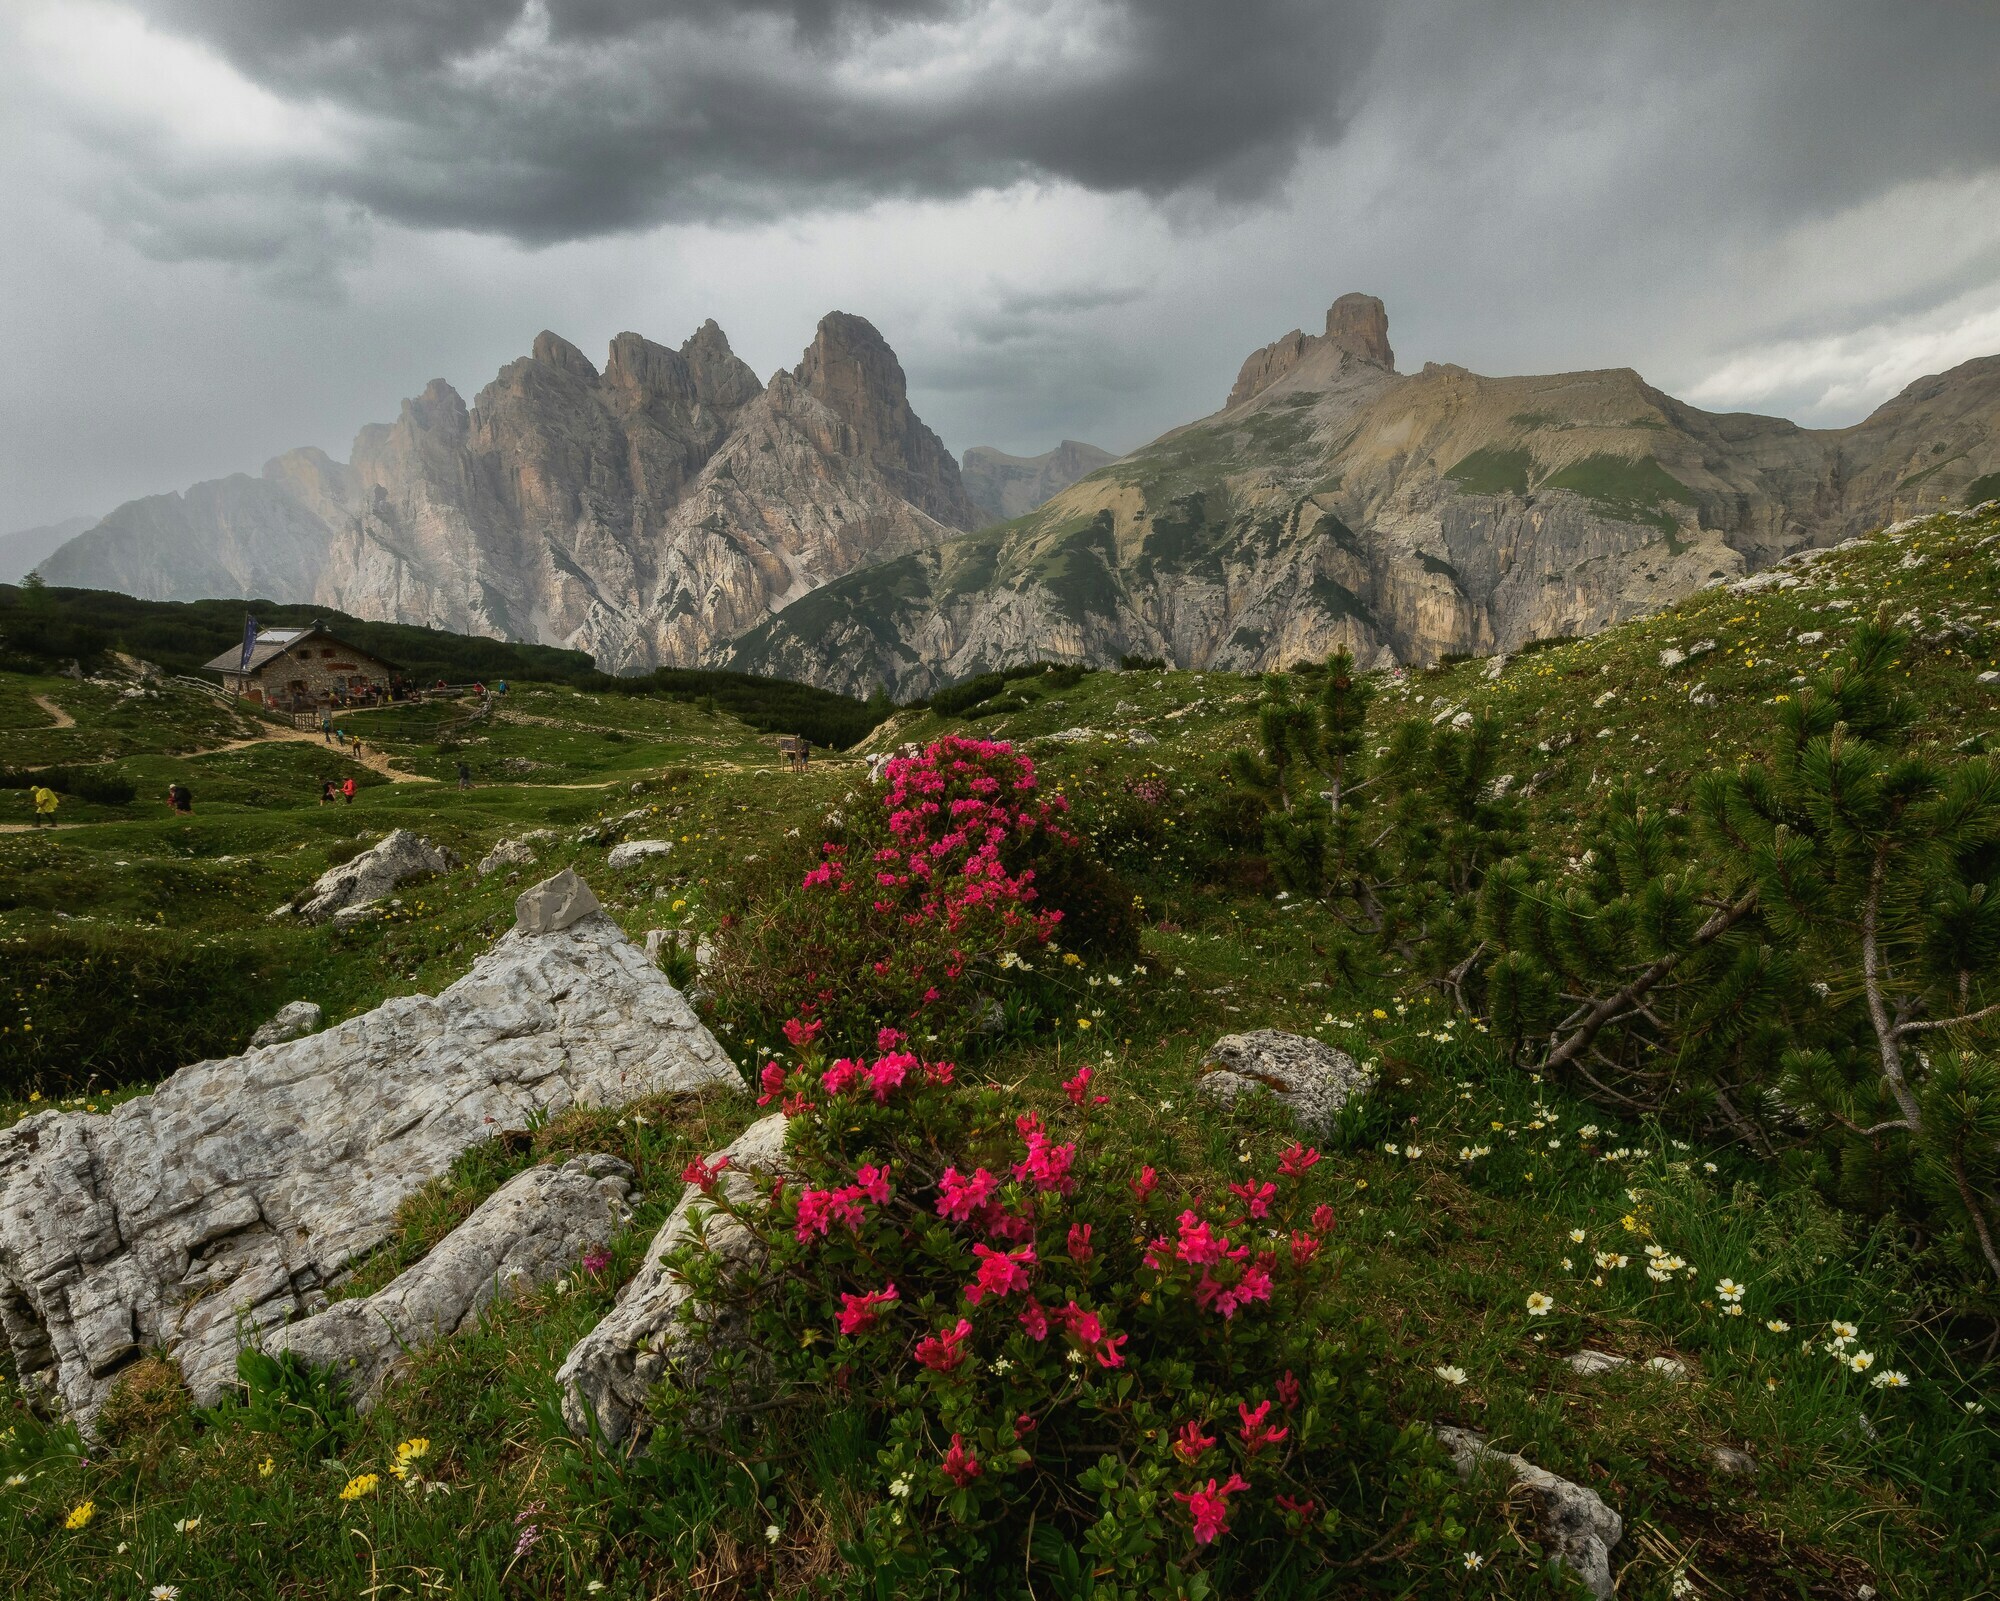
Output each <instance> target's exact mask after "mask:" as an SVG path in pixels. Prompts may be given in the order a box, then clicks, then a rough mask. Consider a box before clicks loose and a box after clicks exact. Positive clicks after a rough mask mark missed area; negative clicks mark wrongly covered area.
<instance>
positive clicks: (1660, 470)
mask: <svg viewBox="0 0 2000 1601" xmlns="http://www.w3.org/2000/svg"><path fill="white" fill-rule="evenodd" d="M1967 494H1974V495H1975V496H1980V497H1983V496H1987V495H2000V357H1984V358H1981V359H1978V360H1975V361H1970V362H1966V363H1963V364H1962V365H1960V366H1958V367H1955V368H1953V369H1952V370H1951V371H1950V372H1947V373H1943V374H1939V375H1936V376H1933V377H1928V378H1923V379H1919V380H1918V381H1917V382H1915V383H1913V384H1911V385H1910V386H1909V387H1908V388H1907V389H1905V390H1904V391H1903V393H1902V394H1900V395H1898V396H1896V397H1895V398H1894V399H1892V400H1890V401H1889V402H1887V403H1886V404H1884V405H1883V406H1881V407H1880V408H1878V409H1877V410H1876V411H1875V412H1874V414H1873V415H1871V416H1870V417H1868V418H1867V419H1866V420H1865V421H1863V422H1861V423H1858V424H1856V425H1854V426H1853V427H1851V428H1842V429H1807V428H1801V427H1799V426H1798V425H1796V424H1794V423H1791V422H1788V421H1785V420H1783V419H1781V418H1774V417H1760V416H1755V415H1751V414H1747V413H1734V414H1716V413H1711V412H1704V411H1700V410H1698V409H1697V408H1695V407H1692V406H1688V405H1685V404H1683V403H1682V402H1680V401H1678V400H1675V399H1674V398H1673V397H1672V396H1670V395H1667V394H1664V393H1662V392H1661V391H1660V390H1657V389H1655V388H1653V387H1652V386H1651V385H1649V384H1647V383H1646V382H1645V381H1644V380H1643V379H1642V378H1641V377H1640V376H1639V375H1638V374H1637V373H1635V372H1633V371H1631V370H1630V369H1626V368H1619V369H1610V370H1605V371H1599V372H1582V373H1562V374H1555V375H1551V376H1544V377H1524V378H1489V377H1483V376H1481V375H1478V374H1475V373H1472V372H1468V371H1467V370H1466V369H1464V368H1462V367H1457V366H1446V365H1439V364H1435V363H1432V364H1429V365H1426V366H1425V367H1424V369H1423V371H1422V372H1420V373H1416V374H1411V375H1405V374H1401V373H1398V372H1397V371H1396V370H1395V357H1394V352H1393V350H1392V349H1391V347H1390V344H1389V338H1388V316H1387V313H1386V310H1385V309H1384V307H1383V305H1382V303H1381V301H1379V300H1377V299H1375V298H1374V297H1373V296H1368V295H1346V296H1343V297H1341V299H1340V300H1338V301H1336V302H1335V303H1334V305H1333V307H1332V308H1331V309H1330V310H1329V312H1328V314H1327V322H1326V329H1325V332H1324V333H1322V334H1318V335H1307V334H1304V333H1302V332H1300V331H1298V330H1293V331H1292V332H1291V333H1289V334H1287V335H1285V336H1284V337H1283V338H1281V339H1278V340H1276V341H1274V342H1273V343H1272V344H1270V345H1267V346H1265V347H1264V348H1263V349H1261V350H1258V351H1256V352H1254V353H1253V354H1252V355H1251V356H1250V357H1249V358H1248V359H1247V360H1246V361H1245V362H1244V364H1243V367H1242V370H1241V372H1240V373H1239V374H1238V377H1237V380H1236V383H1235V386H1234V387H1233V388H1232V390H1231V392H1230V395H1229V398H1228V401H1227V402H1226V403H1225V405H1224V407H1223V409H1222V410H1221V411H1219V412H1217V413H1215V414H1214V415H1212V416H1210V417H1206V418H1203V419H1202V420H1201V421H1199V422H1195V423H1191V424H1188V425H1187V426H1185V427H1182V428H1178V429H1175V430H1173V431H1172V432H1170V433H1167V434H1165V435H1163V436H1161V437H1160V438H1159V439H1157V440H1155V441H1153V442H1152V443H1151V444H1150V445H1146V446H1144V447H1142V448H1141V449H1139V450H1137V451H1135V452H1133V453H1132V454H1131V455H1130V456H1127V457H1124V458H1122V459H1121V460H1119V461H1117V462H1114V463H1111V464H1109V465H1107V466H1105V467H1102V468H1100V469H1098V470H1097V471H1095V472H1093V473H1090V474H1089V475H1088V476H1086V477H1084V478H1083V479H1081V480H1080V481H1078V482H1077V483H1075V484H1074V485H1072V486H1071V487H1070V488H1068V489H1066V490H1064V491H1063V492H1061V493H1060V494H1057V495H1056V496H1054V497H1053V498H1052V499H1051V500H1049V501H1048V502H1047V503H1046V504H1045V505H1043V506H1041V507H1039V508H1038V509H1036V510H1034V511H1032V512H1030V513H1029V514H1027V515H1025V516H1022V517H1018V518H1016V519H1014V520H1013V521H1010V522H1007V523H1005V524H1002V525H999V526H997V527H993V528H988V529H984V530H982V531H980V532H978V533H975V534H971V535H967V536H962V537H960V538H957V539H954V540H952V541H950V542H949V543H946V544H940V545H936V546H930V547H926V548H924V549H922V550H918V551H912V552H910V553H909V554H907V555H904V556H901V557H898V558H894V559H892V560H890V561H888V562H885V563H882V564H878V565H876V566H872V567H870V568H868V569H866V570H863V571H859V572H855V573H852V574H849V575H847V576H846V577H844V578H842V579H840V580H838V581H836V582H835V583H832V584H830V585H828V586H826V587H825V588H823V589H820V590H817V591H815V592H814V593H812V594H810V595H807V596H805V597H803V598H802V599H801V600H799V601H796V602H794V603H793V604H792V605H791V606H789V607H788V608H787V609H786V610H784V611H782V612H780V613H779V614H778V615H776V616H775V617H772V618H771V619H769V620H768V621H766V622H764V623H761V624H760V625H758V626H757V627H756V628H754V629H752V630H751V631H750V632H749V633H747V634H745V635H744V636H742V637H741V638H739V639H738V640H736V641H735V642H734V643H733V644H732V645H730V646H729V647H727V648H726V649H725V650H723V651H721V652H719V653H718V655H717V659H718V660H720V661H723V662H726V663H728V664H729V665H732V666H736V667H739V668H742V669H744V670H748V671H755V672H764V673H772V674H778V675H782V676H788V677H798V678H804V679H808V680H810V681H812V682H814V683H819V684H823V685H826V686H828V687H831V688H841V689H845V690H848V691H850V692H859V693H866V692H867V690H868V689H869V688H871V687H872V686H873V685H874V684H876V683H878V682H879V683H882V684H886V685H888V686H889V687H890V688H891V689H892V690H893V691H895V692H896V693H897V694H899V695H906V696H907V695H911V694H919V693H924V692H927V691H928V690H930V689H932V688H933V687H936V686H938V685H940V684H944V683H950V682H954V681H956V680H959V679H962V678H965V677H968V676H970V675H971V674H973V673H976V672H981V671H985V670H989V669H992V668H996V667H1004V666H1009V665H1014V664H1017V663H1020V662H1023V661H1031V660H1036V659H1047V660H1058V661H1075V662H1083V663H1089V664H1093V665H1103V664H1105V663H1108V662H1112V661H1116V660H1117V659H1118V657H1119V656H1121V655H1123V654H1127V653H1135V654H1141V655H1148V656H1160V657H1164V658H1165V659H1167V660H1168V661H1169V662H1171V663H1173V664H1175V665H1177V666H1181V667H1195V668H1211V667H1212V668H1230V669H1239V670H1245V669H1258V668H1269V667H1278V666H1283V665H1287V664H1290V663H1294V662H1297V661H1300V660H1304V659H1307V658H1315V657H1323V656H1324V655H1325V654H1326V653H1327V651H1329V650H1330V649H1332V648H1334V647H1335V646H1346V647H1347V648H1349V649H1351V650H1353V651H1355V652H1356V654H1357V655H1358V656H1359V657H1360V658H1361V659H1362V660H1363V661H1364V662H1369V663H1376V662H1389V661H1398V662H1428V661H1435V660H1436V659H1437V658H1439V657H1440V656H1442V655H1445V654H1449V653H1453V652H1474V653H1482V654H1483V653H1490V652H1495V651H1510V650H1513V649H1515V648H1517V647H1519V646H1520V645H1522V644H1524V643H1526V642H1527V641H1529V640H1531V639H1537V638H1543V637H1548V636H1552V635H1565V634H1587V633H1592V632H1595V631H1596V630H1597V629H1599V628H1602V627H1605V626H1607V625H1608V624H1611V623H1614V622H1618V621H1622V620H1624V619H1626V618H1629V617H1632V616H1635V615H1638V614H1641V613H1643V612H1646V611H1650V610H1652V609H1654V608H1656V607H1658V606H1660V605H1662V604H1665V603H1666V602H1669V601H1672V600H1675V599H1678V598H1680V597H1681V596H1684V595H1686V594H1688V593H1690V592H1692V591H1693V590H1695V589H1697V588H1699V587H1701V586H1702V585H1704V584H1706V583H1710V582H1714V581H1717V580H1721V579H1729V578H1735V577H1738V576H1740V575H1741V574H1743V573H1744V572H1745V571H1748V570H1754V569H1756V568H1760V567H1763V566H1766V565H1768V564H1769V563H1771V562H1772V561H1775V560H1776V559H1778V558H1779V557H1781V556H1783V555H1786V554H1788V553H1789V552H1791V551H1793V550H1797V549H1800V548H1802V547H1804V546H1808V545H1825V544H1831V543H1835V542H1837V541H1838V540H1840V539H1842V538H1845V537H1848V536H1849V535H1851V534H1854V533H1857V532H1859V531H1861V530H1863V529H1866V528H1869V527H1873V526H1877V525H1880V524H1882V523H1885V522H1891V521H1894V520H1896V519H1898V518H1901V517H1905V516H1909V515H1911V514H1913V513H1915V512H1916V511H1918V510H1919V509H1925V510H1935V509H1936V508H1937V506H1938V505H1939V504H1940V502H1946V503H1951V502H1956V501H1958V500H1961V499H1963V498H1964V497H1965V496H1966V495H1967Z"/></svg>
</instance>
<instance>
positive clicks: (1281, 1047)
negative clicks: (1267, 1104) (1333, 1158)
mask: <svg viewBox="0 0 2000 1601" xmlns="http://www.w3.org/2000/svg"><path fill="white" fill-rule="evenodd" d="M1202 1067H1203V1072H1202V1076H1201V1078H1200V1080H1199V1082H1198V1083H1197V1085H1196V1090H1197V1092H1198V1093H1199V1094H1200V1095H1201V1096H1203V1097H1204V1098H1205V1099H1207V1100H1211V1101H1215V1102H1218V1103H1219V1104H1221V1105H1223V1106H1234V1105H1235V1104H1236V1102H1237V1101H1238V1100H1240V1099H1241V1098H1242V1097H1244V1096H1246V1095H1254V1094H1257V1093H1260V1092H1262V1093H1267V1094H1270V1095H1273V1096H1275V1097H1276V1098H1277V1100H1278V1102H1279V1104H1280V1105H1282V1106H1283V1107H1285V1108H1286V1110H1288V1111H1289V1112H1290V1113H1291V1114H1292V1120H1293V1122H1294V1123H1296V1124H1297V1125H1298V1127H1299V1129H1300V1130H1301V1132H1304V1133H1310V1134H1320V1135H1325V1134H1330V1133H1332V1132H1333V1123H1334V1118H1335V1116H1336V1115H1337V1114H1338V1113H1339V1111H1340V1109H1341V1108H1342V1107H1343V1106H1345V1105H1346V1104H1347V1103H1348V1102H1349V1101H1350V1100H1352V1099H1353V1098H1354V1097H1355V1096H1357V1095H1360V1094H1363V1093H1364V1092H1366V1091H1367V1089H1368V1088H1369V1086H1370V1085H1372V1084H1373V1083H1374V1082H1375V1080H1374V1078H1373V1076H1372V1075H1370V1074H1368V1073H1366V1072H1364V1071H1363V1070H1362V1069H1361V1068H1360V1067H1358V1066H1356V1065H1355V1061H1354V1058H1353V1057H1351V1056H1349V1055H1348V1054H1347V1053H1346V1052H1345V1051H1337V1050H1335V1049H1334V1048H1333V1047H1332V1046H1331V1045H1325V1044H1322V1043H1321V1042H1320V1041H1318V1040H1316V1039H1309V1038H1307V1037H1306V1036H1305V1035H1303V1034H1286V1033H1284V1032H1282V1031H1281V1030H1279V1029H1274V1028H1260V1029H1254V1030H1252V1031H1251V1032H1250V1033H1247V1034H1225V1035H1224V1036H1223V1037H1222V1038H1221V1039H1219V1040H1217V1041H1216V1042H1215V1044H1214V1045H1212V1046H1210V1047H1209V1051H1208V1055H1207V1056H1206V1057H1204V1058H1203V1061H1202Z"/></svg>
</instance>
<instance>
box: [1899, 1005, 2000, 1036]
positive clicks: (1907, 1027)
mask: <svg viewBox="0 0 2000 1601" xmlns="http://www.w3.org/2000/svg"><path fill="white" fill-rule="evenodd" d="M1989 1017H2000V1002H1996V1003H1995V1004H1993V1005H1992V1006H1983V1007H1981V1008H1980V1009H1979V1010H1978V1011H1976V1012H1964V1013H1961V1014H1960V1015H1959V1016H1957V1017H1939V1018H1934V1019H1932V1020H1931V1021H1930V1022H1927V1023H1899V1024H1897V1025H1896V1031H1895V1032H1896V1037H1897V1038H1898V1039H1900V1038H1902V1037H1903V1036H1904V1035H1905V1034H1920V1033H1922V1032H1923V1031H1924V1030H1925V1029H1931V1028H1958V1027H1959V1026H1960V1025H1962V1024H1965V1023H1979V1022H1983V1021H1984V1020H1985V1019H1987V1018H1989Z"/></svg>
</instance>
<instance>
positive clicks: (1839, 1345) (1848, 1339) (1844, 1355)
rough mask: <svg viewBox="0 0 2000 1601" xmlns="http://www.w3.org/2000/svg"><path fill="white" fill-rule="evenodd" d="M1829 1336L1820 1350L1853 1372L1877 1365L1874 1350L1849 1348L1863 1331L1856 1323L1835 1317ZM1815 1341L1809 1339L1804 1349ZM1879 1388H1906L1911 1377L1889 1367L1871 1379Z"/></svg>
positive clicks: (1808, 1347)
mask: <svg viewBox="0 0 2000 1601" xmlns="http://www.w3.org/2000/svg"><path fill="white" fill-rule="evenodd" d="M1827 1328H1828V1330H1829V1331H1830V1332H1829V1334H1828V1337H1827V1338H1826V1339H1825V1340H1824V1341H1822V1342H1821V1343H1820V1350H1821V1351H1823V1352H1824V1353H1825V1354H1826V1355H1828V1356H1830V1357H1832V1358H1833V1359H1834V1361H1836V1362H1838V1363H1840V1365H1841V1366H1842V1367H1844V1368H1846V1369H1847V1370H1848V1371H1849V1372H1851V1373H1866V1372H1867V1371H1868V1370H1869V1369H1870V1368H1872V1367H1873V1366H1874V1365H1875V1353H1874V1352H1873V1351H1861V1350H1849V1349H1848V1347H1849V1346H1852V1345H1854V1344H1856V1343H1857V1342H1858V1341H1859V1340H1860V1338H1861V1331H1860V1329H1858V1328H1857V1327H1855V1325H1854V1324H1852V1323H1848V1322H1845V1321H1843V1320H1842V1319H1839V1318H1835V1319H1834V1320H1833V1322H1831V1323H1830V1324H1828V1325H1827ZM1812 1346H1813V1342H1812V1341H1811V1340H1810V1339H1808V1340H1807V1341H1806V1342H1805V1346H1804V1349H1805V1350H1808V1351H1810V1350H1811V1349H1812ZM1869 1383H1870V1384H1872V1385H1874V1387H1875V1388H1876V1389H1878V1390H1904V1389H1908V1388H1909V1384H1910V1378H1909V1375H1908V1374H1906V1373H1900V1372H1898V1371H1897V1370H1895V1369H1894V1368H1888V1369H1885V1370H1884V1371H1882V1372H1880V1373H1878V1374H1876V1375H1875V1377H1874V1378H1872V1379H1870V1380H1869Z"/></svg>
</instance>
